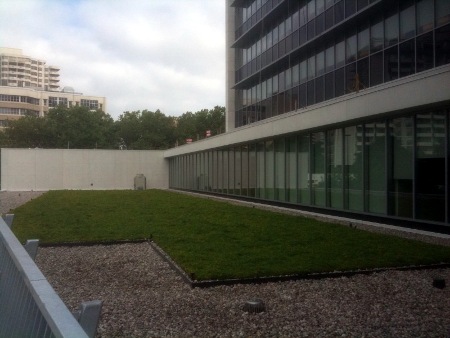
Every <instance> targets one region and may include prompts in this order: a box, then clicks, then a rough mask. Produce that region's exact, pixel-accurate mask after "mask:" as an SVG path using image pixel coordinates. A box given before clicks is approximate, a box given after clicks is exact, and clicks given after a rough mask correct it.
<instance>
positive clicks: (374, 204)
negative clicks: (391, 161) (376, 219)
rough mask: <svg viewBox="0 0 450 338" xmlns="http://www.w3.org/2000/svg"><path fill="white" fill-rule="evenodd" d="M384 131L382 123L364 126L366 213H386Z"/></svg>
mask: <svg viewBox="0 0 450 338" xmlns="http://www.w3.org/2000/svg"><path fill="white" fill-rule="evenodd" d="M385 142H386V130H385V124H384V122H380V123H368V124H366V125H365V132H364V145H365V149H364V150H365V154H366V156H365V159H366V166H365V168H366V172H367V189H366V201H367V211H369V212H374V213H381V214H384V213H386V193H385V191H386V181H385V173H386V170H385V162H386V155H385V153H386V151H385Z"/></svg>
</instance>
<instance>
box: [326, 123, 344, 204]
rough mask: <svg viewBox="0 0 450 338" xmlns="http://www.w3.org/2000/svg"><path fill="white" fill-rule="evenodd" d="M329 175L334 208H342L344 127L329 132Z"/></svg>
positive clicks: (330, 196) (329, 189) (330, 199)
mask: <svg viewBox="0 0 450 338" xmlns="http://www.w3.org/2000/svg"><path fill="white" fill-rule="evenodd" d="M327 140H328V142H327V144H328V150H327V159H328V160H327V164H328V170H327V176H328V181H327V182H328V196H329V201H330V206H331V207H332V208H338V209H342V208H343V207H344V200H343V191H342V188H343V185H342V184H343V182H342V179H343V172H342V170H343V150H344V145H343V133H342V129H335V130H330V131H328V133H327Z"/></svg>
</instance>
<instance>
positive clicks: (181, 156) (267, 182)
mask: <svg viewBox="0 0 450 338" xmlns="http://www.w3.org/2000/svg"><path fill="white" fill-rule="evenodd" d="M226 7H227V66H228V67H227V127H228V132H227V134H225V135H223V136H221V137H217V138H216V139H211V140H207V141H205V142H202V143H200V144H197V145H195V144H193V145H189V146H186V147H182V148H183V149H180V150H178V149H174V150H171V151H169V152H167V154H166V156H167V157H168V158H170V167H171V172H170V174H171V178H170V186H171V187H173V188H179V189H189V190H196V191H205V192H211V193H217V194H225V195H231V196H238V197H240V198H251V199H256V200H262V201H267V202H271V203H280V204H284V205H287V206H291V207H297V208H304V209H308V210H314V211H317V212H324V213H334V214H340V215H344V216H350V217H355V218H362V219H370V218H373V219H378V220H381V221H383V222H391V223H395V224H400V225H403V226H413V227H414V226H418V227H423V228H425V229H432V228H440V229H441V230H442V229H446V230H445V231H447V232H448V230H449V227H448V226H449V225H450V214H449V209H450V208H449V206H450V183H449V182H450V170H449V166H450V143H449V142H450V137H449V128H450V2H449V1H448V0H402V1H396V0H371V1H369V0H340V1H334V0H310V1H292V0H267V1H264V0H255V1H247V0H228V1H227V6H226ZM274 226H276V225H274Z"/></svg>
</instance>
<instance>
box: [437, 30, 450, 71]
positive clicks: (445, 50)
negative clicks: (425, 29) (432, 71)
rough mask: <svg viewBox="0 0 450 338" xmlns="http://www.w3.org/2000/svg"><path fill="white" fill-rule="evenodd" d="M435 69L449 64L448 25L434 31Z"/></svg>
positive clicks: (449, 36)
mask: <svg viewBox="0 0 450 338" xmlns="http://www.w3.org/2000/svg"><path fill="white" fill-rule="evenodd" d="M435 39H436V42H435V43H436V45H435V52H434V55H435V56H436V67H438V66H442V65H445V64H448V63H450V25H447V26H444V27H441V28H439V29H436V31H435Z"/></svg>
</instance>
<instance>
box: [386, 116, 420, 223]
mask: <svg viewBox="0 0 450 338" xmlns="http://www.w3.org/2000/svg"><path fill="white" fill-rule="evenodd" d="M389 133H390V135H389V136H390V140H391V142H390V147H391V151H390V152H389V155H390V163H391V168H390V182H389V214H391V215H395V216H400V217H412V216H413V170H412V169H413V164H414V163H413V146H414V144H413V119H412V118H411V117H404V118H398V119H394V120H392V121H391V122H390V124H389Z"/></svg>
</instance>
